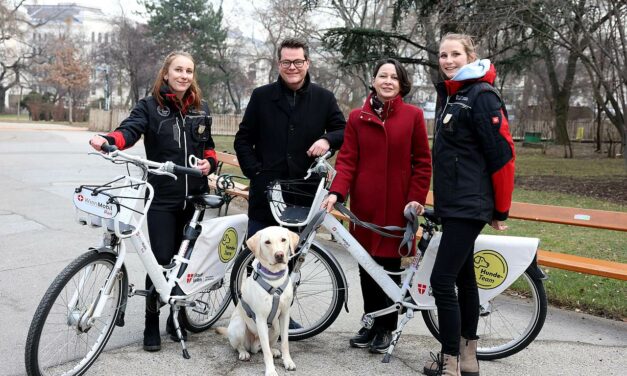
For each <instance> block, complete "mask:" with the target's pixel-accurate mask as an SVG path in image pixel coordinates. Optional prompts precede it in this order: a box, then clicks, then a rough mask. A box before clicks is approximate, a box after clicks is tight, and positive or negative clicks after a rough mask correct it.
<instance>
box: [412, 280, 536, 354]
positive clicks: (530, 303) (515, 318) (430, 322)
mask: <svg viewBox="0 0 627 376" xmlns="http://www.w3.org/2000/svg"><path fill="white" fill-rule="evenodd" d="M546 310H547V300H546V293H545V291H544V285H543V283H542V281H541V280H539V279H534V278H532V277H531V276H530V275H529V274H528V273H527V272H525V273H524V274H523V275H521V276H520V277H519V278H518V279H517V280H516V281H514V283H513V284H512V285H511V286H510V287H509V288H508V289H506V290H505V291H503V292H502V293H501V294H499V295H498V296H496V297H495V298H494V299H492V300H491V301H490V302H488V304H487V305H485V306H483V307H481V312H480V313H479V326H478V328H477V335H478V336H479V343H478V345H479V347H478V348H477V358H478V359H480V360H490V359H500V358H505V357H507V356H510V355H513V354H516V353H517V352H519V351H521V350H523V349H524V348H525V347H527V346H528V345H529V344H530V343H531V342H532V341H533V340H534V339H535V338H536V336H537V335H538V333H540V330H542V326H543V325H544V320H545V318H546ZM422 317H423V319H424V321H425V324H426V325H427V328H429V331H430V332H431V334H432V335H433V336H434V337H435V338H439V334H440V331H439V327H438V313H437V310H431V311H422Z"/></svg>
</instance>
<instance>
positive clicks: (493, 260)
mask: <svg viewBox="0 0 627 376" xmlns="http://www.w3.org/2000/svg"><path fill="white" fill-rule="evenodd" d="M474 263H475V277H476V278H477V286H478V287H479V288H480V289H484V290H490V289H494V288H497V287H499V286H500V285H501V284H502V283H503V282H504V281H505V278H507V272H508V266H507V261H505V258H504V257H503V256H502V255H501V254H500V253H498V252H496V251H493V250H489V249H486V250H482V251H479V252H476V253H475V256H474Z"/></svg>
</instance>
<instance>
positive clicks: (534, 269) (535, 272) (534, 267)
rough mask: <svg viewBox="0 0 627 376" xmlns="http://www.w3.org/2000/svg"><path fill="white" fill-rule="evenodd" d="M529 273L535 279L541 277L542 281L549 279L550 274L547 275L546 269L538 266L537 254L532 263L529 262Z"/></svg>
mask: <svg viewBox="0 0 627 376" xmlns="http://www.w3.org/2000/svg"><path fill="white" fill-rule="evenodd" d="M527 273H529V276H531V278H533V279H539V280H541V281H544V280H547V279H549V276H548V275H546V273H544V271H543V270H542V269H541V268H540V267H539V266H538V256H537V255H536V257H534V258H533V260H532V261H531V264H529V267H528V268H527Z"/></svg>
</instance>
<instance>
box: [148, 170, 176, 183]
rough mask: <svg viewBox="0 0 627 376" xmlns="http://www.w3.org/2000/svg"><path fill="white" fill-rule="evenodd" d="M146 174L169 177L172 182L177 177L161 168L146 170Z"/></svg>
mask: <svg viewBox="0 0 627 376" xmlns="http://www.w3.org/2000/svg"><path fill="white" fill-rule="evenodd" d="M148 173H151V174H154V175H165V176H169V177H171V178H173V179H174V180H177V179H178V177H177V176H176V175H174V174H173V173H171V172H167V171H164V170H163V169H162V168H152V169H148Z"/></svg>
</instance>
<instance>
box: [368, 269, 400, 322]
mask: <svg viewBox="0 0 627 376" xmlns="http://www.w3.org/2000/svg"><path fill="white" fill-rule="evenodd" d="M373 259H374V260H375V261H376V262H377V264H379V265H381V266H383V268H384V269H385V270H388V271H394V272H398V271H399V270H400V268H401V259H400V257H373ZM390 277H392V280H394V282H396V283H397V284H399V283H400V281H401V276H400V275H391V276H390ZM359 279H360V282H361V295H362V296H363V298H364V312H366V313H370V312H374V311H378V310H380V309H383V308H387V307H389V306H390V305H392V304H394V302H393V301H392V299H390V298H388V296H387V295H386V294H385V292H384V291H383V290H382V289H381V287H379V285H377V283H376V282H375V281H374V279H372V277H370V274H368V272H367V271H366V270H365V269H364V268H362V267H361V265H360V266H359ZM397 324H398V313H397V312H396V311H395V312H392V313H390V314H387V315H385V316H380V317H377V318H376V319H375V321H374V326H373V328H378V329H383V330H390V331H392V330H395V329H396V326H397Z"/></svg>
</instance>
